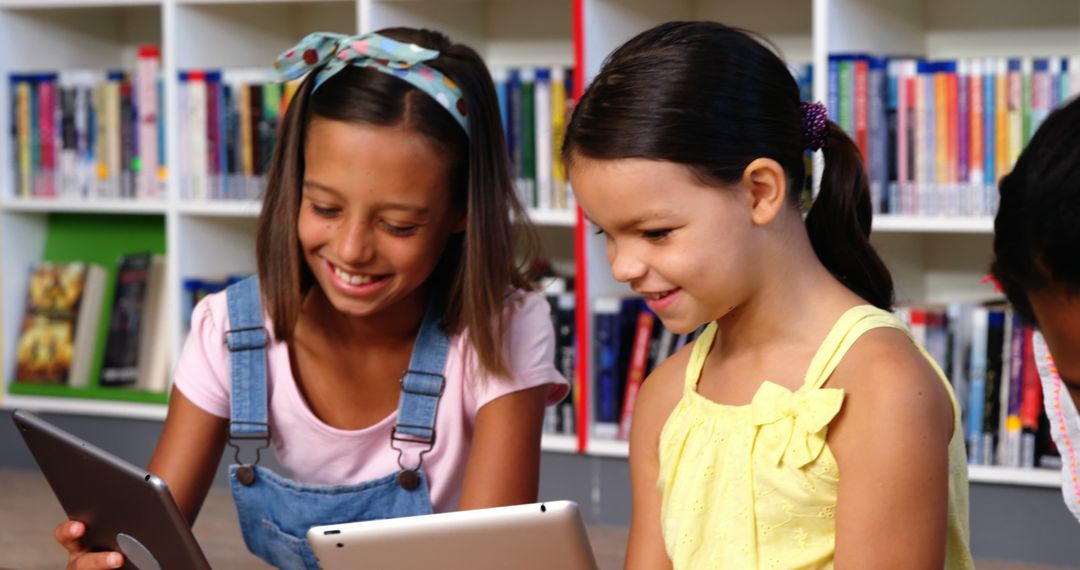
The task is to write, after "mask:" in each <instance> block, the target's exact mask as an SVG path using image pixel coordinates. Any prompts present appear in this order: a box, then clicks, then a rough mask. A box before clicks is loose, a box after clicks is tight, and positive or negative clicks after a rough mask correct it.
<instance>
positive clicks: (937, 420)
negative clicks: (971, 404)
mask: <svg viewBox="0 0 1080 570" xmlns="http://www.w3.org/2000/svg"><path fill="white" fill-rule="evenodd" d="M826 387H829V388H842V389H843V390H844V392H845V397H844V406H843V408H842V409H841V412H840V415H839V416H838V418H837V422H836V423H837V424H838V426H837V427H838V428H839V429H840V430H844V431H855V430H857V431H858V432H859V433H862V434H883V435H884V434H887V435H889V437H897V436H903V434H908V435H909V436H911V437H926V438H932V439H935V440H940V441H941V442H942V443H943V444H945V445H947V444H948V442H949V439H950V438H951V437H952V433H953V428H954V425H955V422H954V417H953V415H954V410H953V406H952V400H951V399H950V396H949V392H948V388H946V386H945V380H944V378H943V377H942V376H941V374H940V372H939V370H938V369H937V368H936V367H935V366H933V365H932V364H931V363H930V361H929V360H928V357H926V356H925V355H924V354H923V352H922V351H920V350H919V349H918V348H917V347H916V346H915V344H914V343H913V342H912V340H911V339H910V338H909V337H908V336H907V335H906V334H905V333H904V331H901V330H899V329H895V328H887V327H882V328H876V329H872V330H869V331H867V332H865V333H863V335H862V336H861V337H860V338H859V339H858V340H857V341H856V342H855V343H854V344H853V345H852V347H851V349H850V350H849V351H848V353H847V354H846V355H845V357H844V359H843V360H842V361H841V362H840V364H839V365H838V366H837V368H836V370H835V371H834V373H833V375H832V377H831V378H830V379H829V381H828V382H827V384H826ZM836 435H841V433H839V432H838V433H837V434H836Z"/></svg>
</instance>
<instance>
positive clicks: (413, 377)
mask: <svg viewBox="0 0 1080 570" xmlns="http://www.w3.org/2000/svg"><path fill="white" fill-rule="evenodd" d="M440 322H441V318H440V311H439V309H438V307H437V304H436V303H431V304H430V305H429V306H428V310H427V313H426V314H425V315H424V321H423V322H422V323H421V324H420V333H419V334H418V335H417V337H416V342H415V343H414V344H413V351H412V358H411V359H410V360H409V368H408V370H406V371H405V373H404V374H403V375H402V377H401V397H400V399H399V401H398V416H397V423H396V424H395V425H394V430H393V435H392V436H391V437H392V440H393V441H392V444H394V443H397V442H405V443H419V444H423V445H426V446H427V449H425V450H424V451H421V453H420V460H421V461H423V454H424V453H426V452H427V451H429V450H431V448H432V447H434V445H435V417H436V415H437V412H438V410H439V400H440V399H441V398H442V394H443V389H444V388H445V387H446V376H445V375H444V371H445V369H446V356H447V354H448V353H449V351H450V338H449V337H448V336H447V335H446V333H444V332H443V331H442V329H441V328H440V327H439V325H440ZM395 449H398V450H399V452H400V451H401V449H400V448H397V447H396V446H395ZM401 455H402V454H401V453H399V457H398V462H399V464H400V463H402V457H401ZM401 467H402V469H407V468H406V467H405V466H404V465H401Z"/></svg>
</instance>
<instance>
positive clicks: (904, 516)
mask: <svg viewBox="0 0 1080 570" xmlns="http://www.w3.org/2000/svg"><path fill="white" fill-rule="evenodd" d="M826 387H829V388H843V389H844V390H845V393H846V395H845V398H844V406H843V408H842V410H841V412H840V415H838V416H837V418H836V420H834V422H833V424H832V426H830V428H829V434H828V442H829V447H830V449H831V450H832V451H833V453H834V455H835V456H836V460H837V464H838V466H839V469H840V483H839V490H838V497H837V511H836V555H835V556H836V558H835V563H836V568H837V569H839V570H844V569H847V568H878V569H889V568H904V569H921V568H927V569H929V568H934V569H937V570H940V568H942V566H943V565H944V563H945V544H946V534H947V529H948V523H947V515H948V501H949V454H948V445H949V440H950V438H951V437H952V433H953V428H954V420H953V409H952V404H951V402H950V399H949V396H948V393H947V392H946V390H945V386H944V385H943V383H942V380H941V379H940V378H939V377H938V376H937V374H936V372H935V371H934V370H933V368H932V367H931V366H930V365H929V363H928V362H927V361H926V360H925V359H924V358H923V356H922V355H921V354H919V352H918V351H917V350H916V349H915V348H914V347H913V346H912V344H911V342H910V341H909V340H908V339H907V337H906V336H904V335H903V333H901V332H899V331H896V330H891V329H889V330H887V329H879V330H875V331H871V332H868V333H866V334H865V335H864V336H863V338H862V339H861V340H859V341H858V342H857V343H856V345H855V346H854V347H853V348H852V350H851V351H850V352H849V353H848V355H847V357H846V358H845V359H844V361H843V362H842V363H841V364H840V366H839V367H838V368H837V370H836V372H835V373H834V374H833V376H832V378H831V379H830V380H829V382H828V384H826Z"/></svg>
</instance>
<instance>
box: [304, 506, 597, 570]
mask: <svg viewBox="0 0 1080 570" xmlns="http://www.w3.org/2000/svg"><path fill="white" fill-rule="evenodd" d="M307 538H308V542H310V543H311V549H312V550H313V551H314V552H315V556H316V557H317V558H318V559H319V565H320V566H321V567H322V569H323V570H353V569H355V568H379V569H380V570H405V569H416V568H431V569H436V568H439V569H443V568H449V569H454V568H467V569H469V570H506V569H507V568H513V569H514V570H551V569H552V568H558V569H559V570H595V568H596V560H595V559H594V558H593V553H592V548H591V547H590V546H589V539H588V535H586V534H585V525H584V523H582V521H581V515H580V513H579V512H578V507H577V504H575V503H573V502H571V501H555V502H551V503H536V504H531V505H516V506H512V507H497V508H492V509H478V510H473V511H459V512H455V513H440V514H434V515H423V516H417V517H403V518H397V519H384V520H377V521H365V522H355V523H346V524H336V525H328V526H317V527H312V528H311V530H309V531H308V533H307Z"/></svg>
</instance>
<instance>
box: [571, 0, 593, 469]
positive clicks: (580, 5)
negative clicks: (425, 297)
mask: <svg viewBox="0 0 1080 570" xmlns="http://www.w3.org/2000/svg"><path fill="white" fill-rule="evenodd" d="M573 11H574V13H573V16H572V20H573V32H574V93H573V97H574V101H580V100H581V94H582V93H583V92H584V91H585V0H574V3H573ZM585 239H586V233H585V214H584V212H582V211H581V206H578V208H577V225H576V226H575V228H574V270H575V272H576V273H577V275H576V278H575V284H576V287H577V291H576V293H577V303H576V309H575V310H576V311H577V314H576V320H577V323H576V327H575V328H576V330H577V378H575V379H574V381H575V382H576V383H577V386H576V392H577V422H576V423H577V441H578V452H579V453H584V452H585V449H586V447H587V446H588V444H589V362H588V360H589V359H588V355H589V346H590V343H589V294H588V279H587V277H588V258H587V257H586V255H585Z"/></svg>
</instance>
